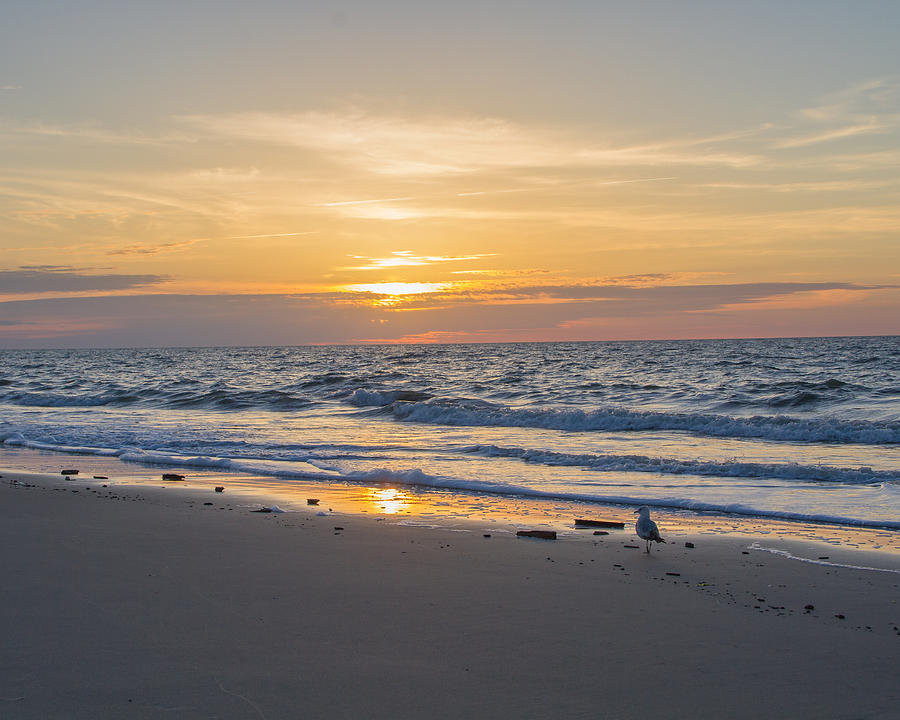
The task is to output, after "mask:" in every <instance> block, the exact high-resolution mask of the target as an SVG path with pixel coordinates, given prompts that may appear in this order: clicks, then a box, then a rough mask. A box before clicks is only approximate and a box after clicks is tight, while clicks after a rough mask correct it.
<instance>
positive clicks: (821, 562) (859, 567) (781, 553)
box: [747, 543, 900, 575]
mask: <svg viewBox="0 0 900 720" xmlns="http://www.w3.org/2000/svg"><path fill="white" fill-rule="evenodd" d="M747 549H748V550H758V551H760V552H767V553H772V554H773V555H779V556H780V557H784V558H787V559H789V560H797V561H799V562H805V563H810V564H811V565H827V566H828V567H839V568H849V569H850V570H869V571H872V572H886V573H896V574H898V575H900V570H895V569H893V568H878V567H870V566H868V565H850V564H848V563H836V562H830V561H828V560H822V559H821V558H819V559H813V558H805V557H800V556H799V555H794V554H793V553H790V552H788V551H787V550H778V549H777V548H770V547H763V546H762V545H760V544H759V543H753V544H752V545H748V546H747Z"/></svg>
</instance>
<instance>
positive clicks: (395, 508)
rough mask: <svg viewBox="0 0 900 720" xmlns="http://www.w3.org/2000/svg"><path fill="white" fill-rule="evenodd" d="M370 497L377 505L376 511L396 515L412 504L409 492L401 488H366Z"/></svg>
mask: <svg viewBox="0 0 900 720" xmlns="http://www.w3.org/2000/svg"><path fill="white" fill-rule="evenodd" d="M366 491H367V494H368V499H369V500H370V502H371V503H372V504H373V505H374V506H375V510H376V512H382V513H384V514H385V515H396V514H397V513H399V512H403V511H404V510H406V509H407V508H409V507H410V505H411V504H412V502H411V501H412V498H411V497H410V495H409V493H407V492H404V491H403V490H400V489H399V488H392V487H385V488H366Z"/></svg>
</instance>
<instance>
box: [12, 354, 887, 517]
mask: <svg viewBox="0 0 900 720" xmlns="http://www.w3.org/2000/svg"><path fill="white" fill-rule="evenodd" d="M0 360H2V364H0V442H2V443H3V444H4V445H5V446H6V447H8V448H9V447H24V448H34V449H42V450H52V451H56V452H64V453H80V454H93V455H107V456H115V457H119V458H121V459H122V460H124V461H126V462H133V463H141V464H145V465H153V464H157V465H161V466H172V465H178V466H181V467H197V468H216V469H220V470H224V471H234V472H241V473H248V474H252V475H256V476H259V477H264V478H268V479H269V482H273V481H274V482H279V483H285V484H287V483H291V482H296V481H297V480H303V481H304V482H308V481H316V482H323V483H334V482H342V483H346V482H351V483H354V482H355V483H364V484H373V483H378V484H389V485H398V486H410V485H411V486H425V487H438V488H445V489H449V490H451V491H454V492H458V493H460V496H459V497H460V498H463V497H469V498H471V493H482V494H490V495H492V496H516V497H517V498H520V499H521V498H555V499H559V500H562V501H565V500H567V499H571V500H578V501H581V502H596V503H614V504H623V505H638V504H643V505H650V506H653V507H657V508H680V509H683V510H694V511H706V512H729V513H739V514H743V515H751V516H761V517H771V518H782V519H796V520H805V521H812V522H840V523H845V524H850V525H855V526H860V527H880V528H892V529H900V338H898V337H853V338H796V339H764V340H704V341H647V342H596V343H593V342H592V343H516V344H496V345H490V344H477V345H367V346H321V347H263V348H171V349H123V350H40V351H3V352H0Z"/></svg>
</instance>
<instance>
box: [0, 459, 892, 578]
mask: <svg viewBox="0 0 900 720" xmlns="http://www.w3.org/2000/svg"><path fill="white" fill-rule="evenodd" d="M4 467H7V468H9V469H8V470H7V471H6V472H7V474H9V473H14V472H16V471H17V469H18V470H19V471H25V472H31V473H37V474H46V475H49V476H56V475H57V474H58V473H59V472H60V470H61V469H64V468H68V467H72V468H81V469H82V472H81V474H79V475H76V476H75V478H76V479H77V480H78V481H80V480H86V481H88V482H95V481H93V480H92V479H91V478H90V476H92V475H94V474H100V475H104V476H106V477H108V478H109V480H108V481H107V482H109V483H114V484H117V485H134V486H139V487H155V488H160V487H165V488H166V489H172V490H175V491H176V492H188V491H190V492H200V493H207V492H209V491H210V490H212V488H213V487H215V486H223V487H225V488H226V492H227V493H229V495H231V494H237V495H238V496H240V497H242V498H244V499H245V501H246V502H248V503H259V504H269V505H279V506H283V507H285V508H293V509H301V508H306V507H307V505H306V501H307V498H318V499H319V500H320V504H321V506H322V507H323V508H324V507H325V506H326V505H328V506H329V507H330V508H333V509H334V510H335V511H336V512H337V513H338V514H341V515H350V516H362V517H372V516H380V517H381V518H382V519H383V520H393V521H394V522H397V521H404V520H405V521H406V522H408V523H409V524H416V523H418V524H421V525H423V526H427V527H444V528H451V529H452V528H456V529H467V530H469V531H472V532H478V531H481V530H482V529H483V530H485V531H491V530H500V531H501V532H504V531H505V532H514V531H515V530H517V529H523V528H526V527H531V528H534V529H546V530H555V531H556V532H557V534H558V535H559V536H560V537H561V538H575V537H585V529H584V528H582V529H580V530H579V529H577V528H576V527H575V524H574V520H575V519H576V518H600V519H607V520H614V521H619V522H623V523H624V524H625V530H624V532H631V538H632V540H634V539H635V537H634V534H633V530H634V528H633V524H634V510H635V507H636V506H632V505H618V504H609V503H598V502H583V501H578V500H567V499H555V498H539V497H530V496H523V497H519V496H511V495H500V494H496V495H495V494H489V493H480V492H477V491H464V490H459V489H450V488H432V487H423V486H415V485H397V484H392V483H365V482H350V481H345V480H335V481H334V482H326V481H322V480H301V479H285V478H279V477H270V476H260V475H253V474H248V473H238V472H233V471H227V470H220V469H214V468H209V469H206V468H197V467H190V466H178V465H172V466H166V465H156V464H154V465H143V464H139V463H132V462H126V461H123V460H121V459H119V458H118V457H107V456H99V455H80V454H65V453H58V452H52V451H45V450H34V449H28V448H9V447H0V474H3V468H4ZM167 472H175V473H179V474H183V475H184V476H185V480H184V481H183V482H163V481H162V479H161V478H162V474H163V473H167ZM652 512H653V517H654V518H655V519H656V520H657V521H658V523H659V525H660V528H661V530H663V536H664V537H665V536H666V533H669V534H670V535H672V536H673V537H675V538H676V539H677V540H679V541H691V540H696V539H697V538H704V539H705V538H708V537H731V538H735V537H742V538H744V539H746V540H747V542H748V544H749V543H750V542H752V540H753V539H754V538H755V539H759V538H765V539H774V540H777V541H778V542H781V543H787V544H798V543H799V544H800V545H803V544H809V545H810V546H811V548H812V550H811V551H815V550H816V549H819V550H822V549H824V550H828V551H831V552H834V551H837V550H840V551H846V552H848V553H851V554H853V553H871V554H872V555H873V557H874V556H886V557H887V558H888V560H889V561H892V560H893V559H896V560H898V561H900V531H898V530H895V529H891V528H878V527H858V526H852V525H843V524H840V523H825V522H809V521H804V520H792V519H780V518H767V517H764V516H758V515H744V514H740V513H721V512H714V511H702V510H701V511H695V510H683V509H679V508H655V507H654V508H652ZM616 532H617V533H622V532H623V531H621V530H619V531H616ZM813 546H819V547H818V548H816V547H813ZM658 547H659V546H657V548H658ZM856 564H859V563H856Z"/></svg>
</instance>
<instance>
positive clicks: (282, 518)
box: [0, 470, 900, 719]
mask: <svg viewBox="0 0 900 720" xmlns="http://www.w3.org/2000/svg"><path fill="white" fill-rule="evenodd" d="M98 474H99V473H98ZM0 475H3V476H4V477H3V478H2V480H0V498H2V502H0V512H2V515H3V522H2V525H0V527H2V531H3V534H4V538H3V543H2V554H3V558H4V567H6V568H8V573H9V577H11V578H15V582H12V583H10V584H9V587H8V589H7V592H6V593H5V596H6V597H5V601H4V603H3V607H4V611H3V614H4V617H5V624H6V626H7V636H8V637H9V642H8V643H7V644H6V649H5V651H4V653H3V663H4V668H5V672H4V673H3V674H2V676H0V677H2V685H3V691H2V693H0V707H2V708H3V710H2V713H3V714H4V716H9V717H16V718H20V717H21V718H38V717H48V716H49V717H53V716H57V717H58V716H65V717H73V718H81V717H84V718H87V717H122V716H128V717H163V716H171V715H167V713H175V715H176V716H179V714H180V716H185V717H195V716H197V717H199V716H209V715H212V714H215V715H216V716H218V717H235V718H239V717H264V718H269V719H271V718H282V717H283V718H290V717H297V716H298V715H302V716H304V717H346V718H352V717H375V718H382V717H383V718H406V717H408V718H423V717H436V718H444V717H446V718H458V717H461V716H463V715H471V716H473V717H486V716H488V715H494V714H499V713H503V714H504V715H505V714H510V713H513V712H515V713H516V714H519V715H521V716H523V717H542V716H543V717H558V716H560V715H561V714H566V715H570V716H572V717H585V718H587V717H597V716H600V717H608V718H637V717H641V716H644V715H646V714H647V713H650V712H652V713H653V714H654V715H656V716H657V717H659V718H677V717H684V716H685V714H692V715H693V716H695V717H711V716H712V715H714V714H718V715H723V716H727V717H734V718H743V717H747V718H751V717H759V716H760V715H762V716H769V717H797V718H805V717H809V718H822V717H827V718H831V717H835V718H840V717H871V718H888V717H891V713H894V712H896V707H897V704H898V703H900V688H898V689H893V688H897V686H896V683H895V677H894V674H895V671H894V667H895V665H896V661H897V660H898V659H900V630H897V629H896V628H897V627H900V606H898V604H897V601H898V599H900V591H898V588H900V573H898V571H900V556H898V555H896V554H895V553H893V552H885V551H879V552H867V551H864V550H861V549H857V548H854V547H850V546H835V545H832V544H829V543H824V542H814V541H808V540H804V539H802V538H800V537H794V538H793V539H790V540H784V539H783V538H781V537H780V536H779V539H778V542H777V546H778V549H786V550H790V551H793V552H795V554H796V555H798V556H805V555H811V553H815V552H818V553H819V555H824V554H827V555H829V562H832V563H833V564H831V565H818V564H812V563H808V562H798V561H796V560H792V559H789V558H786V557H784V556H780V555H775V554H772V553H769V552H763V551H754V550H752V549H748V545H749V544H750V543H749V542H748V538H749V537H751V536H745V535H742V534H733V535H729V534H724V533H720V532H715V533H713V532H709V533H706V534H704V532H703V531H702V529H696V528H695V529H696V530H697V532H695V533H694V534H691V535H688V534H682V531H681V530H677V529H675V528H674V527H671V528H670V529H669V530H668V531H667V532H669V533H670V536H671V538H670V540H669V543H668V544H667V545H662V546H657V547H654V550H653V552H652V553H651V554H650V555H646V554H645V553H644V552H643V551H642V549H639V548H634V547H629V546H633V545H635V544H636V543H635V542H634V535H633V530H632V529H629V528H626V529H625V530H623V531H615V530H613V531H610V535H608V536H593V535H592V534H591V531H589V530H588V531H577V532H575V531H573V533H572V534H571V535H568V534H567V535H561V536H560V537H559V539H558V540H556V541H544V540H537V539H531V538H517V537H515V535H514V533H512V532H509V531H508V530H509V529H510V528H507V527H503V526H502V523H497V524H495V525H494V527H493V529H492V530H490V531H488V532H484V530H485V529H486V528H485V526H484V524H483V523H476V524H475V525H471V526H469V527H466V528H461V527H449V526H447V525H441V524H437V526H431V527H423V526H422V525H410V524H399V523H400V522H402V519H398V520H396V521H394V522H392V518H395V517H396V516H387V515H373V514H365V513H362V512H357V513H350V512H345V511H343V510H342V509H341V507H340V506H339V505H338V503H335V505H336V506H337V507H334V508H333V512H330V513H329V512H326V511H327V510H328V508H327V507H325V508H324V509H317V508H316V507H315V506H305V505H303V506H300V507H292V508H288V509H289V510H291V511H290V512H285V513H270V514H265V513H258V514H257V513H252V512H251V510H252V509H254V508H255V507H258V504H260V503H265V502H268V501H269V499H268V498H266V497H260V496H259V495H256V496H254V495H253V494H252V493H249V492H245V491H244V490H239V489H237V488H232V487H226V491H225V493H221V494H220V493H214V492H213V491H212V488H211V487H201V485H200V484H199V483H198V484H192V485H190V486H189V487H179V488H178V489H177V490H176V489H173V488H172V487H166V489H163V488H162V487H160V485H161V484H162V483H156V484H155V485H151V484H149V483H148V484H139V483H134V484H132V483H117V482H115V481H109V482H107V481H103V480H98V481H93V480H87V478H85V477H83V476H82V477H78V476H76V478H77V479H74V480H66V479H65V478H63V477H62V476H58V475H46V474H39V475H30V474H21V473H15V474H11V473H9V472H8V471H6V470H0ZM220 477H221V475H220ZM11 480H15V481H16V482H15V483H13V482H11ZM104 484H106V485H107V486H108V487H106V488H103V487H102V485H104ZM204 503H212V505H206V504H204ZM319 512H323V513H325V514H324V515H319V514H318V513H319ZM532 520H535V518H534V517H532ZM535 524H536V523H535ZM338 528H340V529H338ZM461 530H468V531H467V532H466V531H461ZM665 534H666V533H665V532H664V535H665ZM486 535H490V537H486ZM687 537H692V538H693V542H694V545H695V547H693V548H688V547H686V546H685V542H686V540H685V538H687ZM756 539H757V540H758V541H759V542H760V544H761V545H763V546H769V545H775V544H776V543H774V542H770V540H771V539H772V536H768V537H767V536H765V535H757V536H756ZM687 542H690V541H687ZM824 548H827V553H826V552H825V551H823V549H824ZM804 554H805V555H804ZM847 558H850V559H856V560H861V559H864V558H871V559H875V560H877V561H878V562H879V563H880V564H881V565H883V566H884V568H883V569H888V570H891V571H892V572H873V571H870V570H861V569H854V568H850V567H842V566H840V563H842V562H843V560H844V559H847ZM809 559H816V560H817V559H818V556H814V555H812V556H811V557H810V558H809ZM848 564H863V563H861V562H860V563H848ZM807 606H812V609H808V607H807ZM736 698H741V700H740V702H737V701H736Z"/></svg>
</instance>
